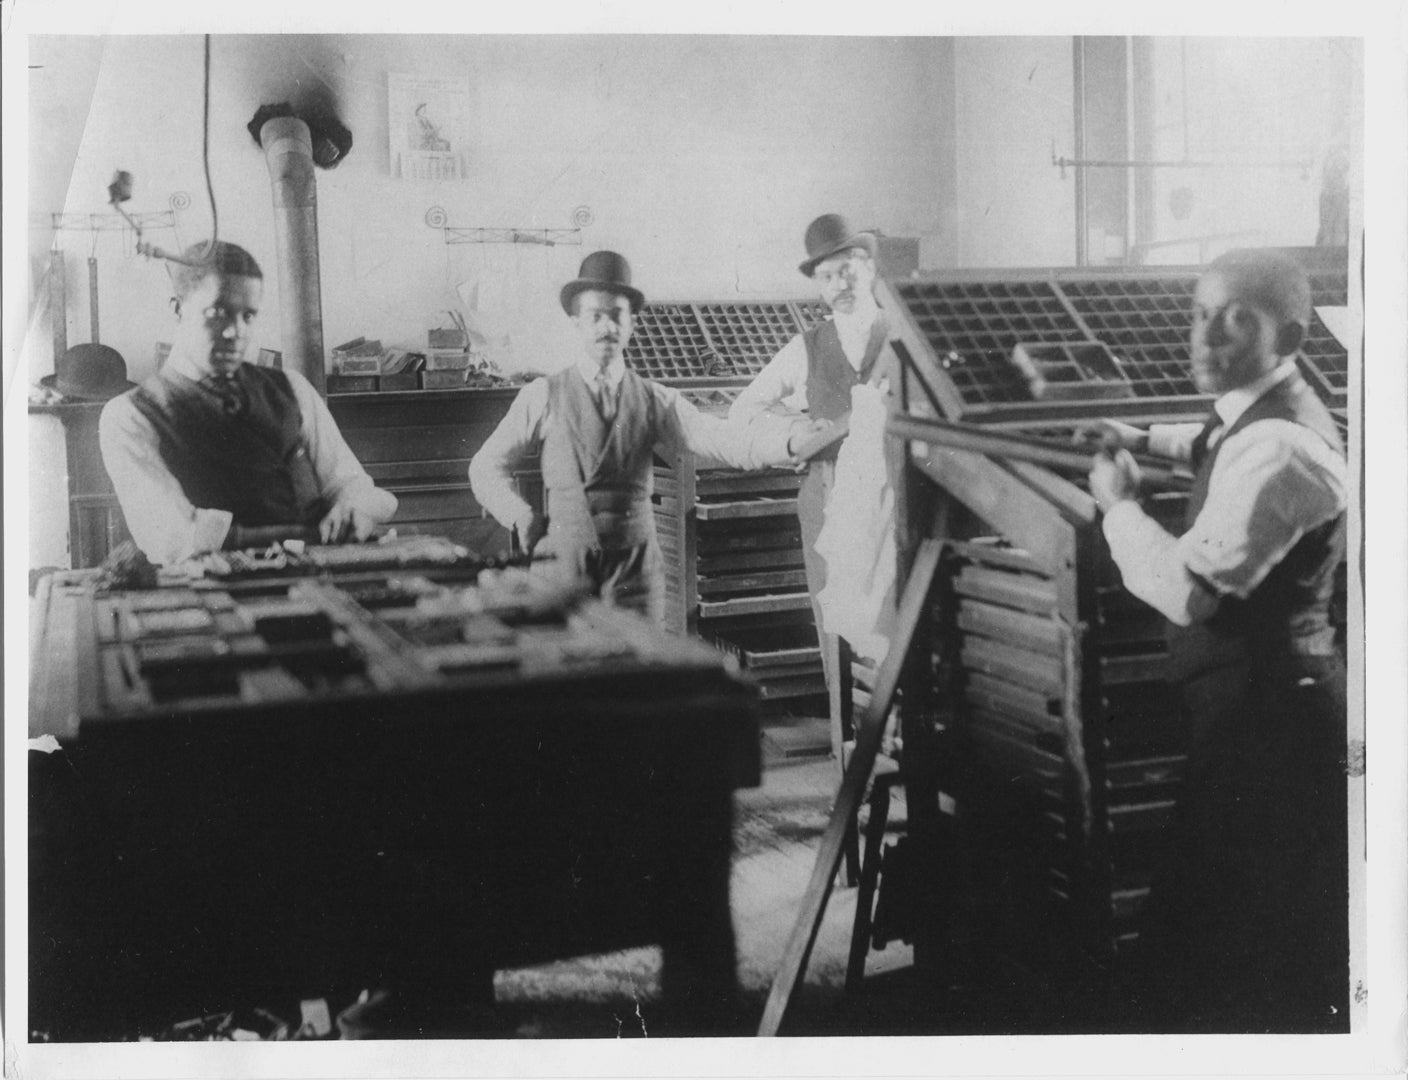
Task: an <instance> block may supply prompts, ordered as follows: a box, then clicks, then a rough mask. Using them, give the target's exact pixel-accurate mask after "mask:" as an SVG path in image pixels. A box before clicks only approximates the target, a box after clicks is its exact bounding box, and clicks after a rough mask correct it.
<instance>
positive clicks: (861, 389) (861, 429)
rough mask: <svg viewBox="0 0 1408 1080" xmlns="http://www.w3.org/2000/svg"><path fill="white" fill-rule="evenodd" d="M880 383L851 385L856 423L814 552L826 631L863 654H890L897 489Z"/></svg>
mask: <svg viewBox="0 0 1408 1080" xmlns="http://www.w3.org/2000/svg"><path fill="white" fill-rule="evenodd" d="M886 397H887V395H886V392H885V390H884V389H883V388H882V387H874V386H868V385H864V384H863V385H860V386H856V387H853V388H852V389H851V426H850V433H849V434H848V435H847V436H846V441H845V442H844V443H842V444H841V453H840V455H839V456H838V457H837V459H836V479H835V483H834V485H833V487H832V489H831V498H830V499H829V500H828V501H827V504H826V518H825V520H824V522H823V523H822V527H821V533H820V534H819V535H818V536H817V539H816V550H817V553H818V554H819V555H821V557H822V558H824V559H825V560H826V587H825V588H824V589H822V590H821V592H819V593H818V594H817V597H816V599H817V604H818V605H819V606H820V608H821V617H822V623H823V625H824V628H825V629H826V630H827V632H828V633H832V634H838V635H840V636H841V637H843V638H845V639H846V641H847V642H849V643H850V646H851V649H852V650H853V651H855V652H856V653H857V654H858V655H860V656H863V657H866V658H868V659H871V660H874V661H875V662H876V663H879V662H880V661H882V660H884V659H885V653H886V652H887V651H889V648H890V633H891V632H892V631H893V629H894V620H895V489H894V487H893V486H892V485H891V483H890V477H889V475H888V473H887V472H886V469H885V419H886V415H887V409H886V405H885V401H886Z"/></svg>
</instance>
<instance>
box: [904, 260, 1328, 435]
mask: <svg viewBox="0 0 1408 1080" xmlns="http://www.w3.org/2000/svg"><path fill="white" fill-rule="evenodd" d="M1198 273H1199V271H1198V269H1197V268H1191V267H1173V268H1159V269H1128V270H1121V271H1082V270H1065V269H1062V270H1050V271H997V270H995V271H990V272H983V273H977V272H965V273H961V274H960V273H956V272H955V273H931V274H925V275H918V276H914V277H911V278H906V279H899V280H892V281H886V282H884V283H883V284H882V286H881V288H882V292H883V293H884V294H885V304H886V307H887V308H888V309H890V310H891V311H892V312H893V313H894V314H893V315H892V318H893V319H894V320H895V322H896V324H897V332H898V333H899V336H900V337H901V339H902V341H903V342H904V344H905V346H906V347H907V348H908V349H909V350H910V351H911V352H916V351H917V352H919V353H921V354H923V356H924V357H925V358H926V359H927V361H928V364H929V367H930V370H932V371H933V372H934V373H935V375H936V377H937V379H938V380H939V381H940V383H941V386H940V388H939V389H940V394H941V397H942V400H941V401H940V402H938V405H939V407H940V411H941V412H942V413H943V414H944V415H946V416H947V417H949V418H950V419H960V418H961V419H963V420H968V421H977V422H983V421H986V420H990V419H995V418H997V417H999V416H1002V415H1010V414H1011V413H1012V411H1013V410H1012V408H1011V407H1012V406H1018V407H1026V408H1027V410H1028V412H1029V413H1032V412H1034V413H1040V412H1041V407H1040V404H1041V403H1034V402H1033V395H1032V393H1031V390H1030V388H1029V386H1028V383H1027V381H1026V380H1025V379H1023V378H1022V376H1021V374H1020V373H1019V372H1018V371H1017V370H1015V369H1014V366H1013V364H1012V363H1011V357H1012V354H1013V350H1014V349H1016V348H1017V346H1019V345H1022V344H1025V343H1031V342H1037V343H1045V344H1049V345H1069V346H1073V347H1080V346H1081V345H1082V344H1083V343H1087V342H1098V343H1101V344H1103V345H1105V346H1107V347H1108V348H1109V350H1110V352H1111V353H1112V354H1113V355H1114V357H1115V358H1116V359H1117V361H1118V364H1119V367H1120V370H1121V372H1122V375H1123V378H1124V379H1126V380H1127V381H1128V385H1129V397H1130V398H1131V399H1133V400H1134V402H1135V403H1136V404H1135V405H1134V406H1133V407H1134V408H1135V409H1136V410H1143V412H1142V413H1140V414H1141V415H1142V414H1147V411H1148V409H1149V407H1150V406H1157V405H1159V404H1164V405H1166V406H1167V407H1168V409H1169V411H1171V412H1174V413H1177V412H1180V411H1183V412H1196V411H1201V410H1202V409H1203V408H1204V407H1205V405H1206V403H1207V399H1206V398H1205V397H1201V396H1200V395H1199V394H1198V392H1197V390H1196V388H1195V387H1194V385H1193V382H1192V378H1191V376H1190V374H1189V369H1188V333H1189V325H1190V320H1191V316H1190V312H1191V308H1192V297H1193V288H1194V286H1195V284H1196V283H1197V279H1198ZM1308 273H1309V277H1310V280H1311V292H1312V299H1313V302H1314V304H1315V305H1316V306H1317V307H1318V306H1342V305H1343V304H1344V303H1345V302H1346V298H1347V292H1348V289H1347V271H1345V270H1340V269H1327V268H1324V267H1311V268H1309V270H1308ZM1300 366H1301V369H1302V371H1303V372H1304V373H1305V375H1306V378H1307V379H1308V380H1309V381H1310V383H1311V385H1312V386H1313V387H1314V388H1315V390H1316V392H1317V393H1318V394H1319V395H1320V397H1321V399H1322V400H1324V401H1325V402H1326V404H1328V405H1330V406H1332V407H1337V408H1343V407H1344V406H1345V405H1346V399H1347V394H1348V388H1349V375H1348V368H1349V360H1348V352H1347V350H1346V348H1345V346H1344V345H1343V344H1341V343H1340V342H1339V341H1337V340H1336V339H1335V337H1334V336H1333V335H1332V334H1331V333H1330V332H1329V330H1328V329H1327V328H1326V326H1325V324H1324V322H1323V321H1322V320H1321V319H1320V317H1319V315H1318V314H1313V315H1312V318H1311V324H1310V328H1309V332H1308V334H1307V336H1306V340H1305V342H1304V344H1303V346H1302V349H1301V355H1300ZM1109 382H1110V380H1108V379H1106V378H1103V377H1102V378H1099V379H1092V380H1089V388H1088V389H1089V392H1088V393H1085V394H1082V393H1081V391H1080V387H1079V385H1078V383H1076V384H1072V385H1068V386H1063V387H1062V393H1061V395H1060V397H1061V401H1060V402H1059V404H1058V403H1055V402H1053V403H1052V405H1053V406H1056V408H1055V409H1052V410H1051V411H1053V412H1054V411H1056V409H1060V410H1061V411H1064V412H1069V404H1070V403H1080V402H1082V401H1088V402H1090V403H1092V404H1095V403H1098V402H1099V401H1101V400H1103V399H1105V398H1106V397H1108V396H1109ZM1121 393H1123V391H1121ZM1034 404H1035V406H1036V407H1035V408H1034V409H1033V408H1032V406H1033V405H1034ZM1111 408H1112V409H1117V408H1118V407H1117V406H1111ZM1019 411H1020V410H1019Z"/></svg>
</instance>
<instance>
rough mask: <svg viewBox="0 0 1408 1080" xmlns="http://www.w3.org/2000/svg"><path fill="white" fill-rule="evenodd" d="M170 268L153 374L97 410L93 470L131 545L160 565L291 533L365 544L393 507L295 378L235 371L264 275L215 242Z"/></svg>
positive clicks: (244, 368)
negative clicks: (164, 329)
mask: <svg viewBox="0 0 1408 1080" xmlns="http://www.w3.org/2000/svg"><path fill="white" fill-rule="evenodd" d="M183 259H184V260H185V262H184V263H173V264H172V284H173V288H174V290H175V294H176V295H175V296H174V297H173V298H172V301H171V304H172V310H173V311H174V312H175V314H176V333H175V339H174V341H173V342H172V346H171V354H170V356H168V357H167V360H166V363H165V364H164V365H163V366H162V368H161V370H160V371H158V372H157V374H155V375H154V376H152V377H151V378H149V379H147V380H146V381H145V382H144V383H142V385H141V386H139V387H137V388H136V389H134V390H130V391H128V392H127V393H126V394H123V395H122V396H121V397H118V398H114V399H113V400H112V401H111V402H109V403H108V405H107V406H106V407H105V408H104V409H103V414H102V418H101V420H100V422H99V429H98V432H99V443H100V446H101V448H102V453H103V464H104V465H106V466H107V470H108V475H109V476H110V477H111V478H112V482H113V487H114V488H115V489H116V491H117V497H118V500H119V502H121V504H122V511H123V514H124V516H125V517H126V519H127V526H128V528H129V529H130V530H131V533H132V537H133V539H134V540H135V541H136V544H137V546H138V547H139V548H141V549H142V551H143V552H144V553H145V554H146V556H147V557H148V558H149V559H151V560H152V561H153V562H156V563H173V562H179V561H181V560H182V559H187V558H190V557H191V556H194V555H199V554H201V553H202V552H206V551H213V550H218V549H219V548H221V547H226V548H236V547H243V546H248V543H246V541H248V542H250V543H252V542H254V541H253V540H252V534H251V533H250V532H249V531H248V530H251V529H259V528H261V527H267V526H272V525H293V526H304V527H306V528H308V529H309V530H310V531H311V530H316V532H317V534H318V536H319V538H320V539H321V540H323V541H324V542H338V541H343V540H365V539H366V538H367V537H368V536H370V535H371V532H372V530H373V528H374V527H375V526H376V525H378V524H380V523H381V522H384V521H386V520H387V519H388V518H390V517H391V515H392V514H394V513H395V512H396V497H395V496H394V495H392V494H391V493H390V492H388V491H382V490H380V489H378V488H377V487H376V486H375V485H374V484H373V483H372V480H371V477H369V476H368V475H367V473H366V470H364V469H363V468H362V466H361V465H360V464H359V463H358V461H357V459H356V458H355V457H354V456H353V454H352V451H351V450H350V449H349V448H348V446H347V443H346V442H345V441H344V440H343V438H342V435H341V433H340V432H339V431H338V430H337V424H336V422H335V421H334V420H333V418H332V414H331V413H329V412H328V408H327V405H326V404H325V403H324V402H323V399H322V398H321V397H320V396H319V395H318V393H317V391H316V390H314V389H313V387H312V385H311V384H310V383H309V382H308V380H307V379H305V378H304V377H303V376H302V375H300V374H299V373H298V372H296V371H280V370H277V369H274V368H262V367H256V366H253V365H250V364H246V363H245V362H244V361H245V355H246V353H247V352H248V351H249V346H250V342H251V340H252V337H251V333H250V329H251V327H252V325H253V323H254V320H255V317H256V316H257V315H258V313H259V303H260V298H261V295H262V293H263V287H264V280H263V279H264V275H263V272H262V271H261V270H260V269H259V264H258V263H256V262H255V261H254V258H253V257H252V256H251V255H250V254H249V253H248V252H247V251H245V250H244V249H243V248H241V247H238V246H237V245H235V244H230V243H226V242H225V241H219V242H217V243H216V244H215V246H214V249H213V250H210V249H209V245H207V244H204V243H200V244H195V245H193V246H192V247H190V248H188V249H187V250H186V252H185V253H184V255H183Z"/></svg>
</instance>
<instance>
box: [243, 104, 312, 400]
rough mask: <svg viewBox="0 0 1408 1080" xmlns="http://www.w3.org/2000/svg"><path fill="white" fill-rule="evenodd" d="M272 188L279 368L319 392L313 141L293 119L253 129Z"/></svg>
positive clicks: (284, 118)
mask: <svg viewBox="0 0 1408 1080" xmlns="http://www.w3.org/2000/svg"><path fill="white" fill-rule="evenodd" d="M259 143H260V145H261V146H262V147H263V148H264V157H265V160H266V161H267V163H268V166H269V179H270V181H271V182H272V184H273V189H274V242H275V248H276V258H277V261H278V270H279V307H280V309H281V311H282V316H283V352H284V366H285V367H292V368H294V369H296V370H297V371H298V372H299V373H300V374H302V375H304V376H306V377H307V379H308V381H309V382H311V383H312V384H313V386H314V387H315V388H316V389H317V391H318V393H320V394H325V393H326V386H327V380H326V377H325V374H324V368H323V305H322V283H321V278H320V276H319V272H318V185H317V181H316V180H315V178H314V175H313V140H312V137H311V135H310V134H309V131H308V125H307V124H305V123H304V122H303V121H302V120H299V119H298V118H297V117H293V116H276V117H274V118H273V119H271V120H269V121H267V122H266V123H265V124H264V126H263V127H261V128H260V129H259Z"/></svg>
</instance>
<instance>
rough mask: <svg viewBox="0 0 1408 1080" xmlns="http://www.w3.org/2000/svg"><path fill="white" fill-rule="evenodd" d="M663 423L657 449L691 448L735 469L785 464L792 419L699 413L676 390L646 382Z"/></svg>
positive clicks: (675, 449)
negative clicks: (737, 417) (727, 416)
mask: <svg viewBox="0 0 1408 1080" xmlns="http://www.w3.org/2000/svg"><path fill="white" fill-rule="evenodd" d="M649 386H650V389H651V392H652V393H654V395H655V399H656V401H657V402H658V403H659V405H660V410H661V417H662V418H663V420H664V423H663V424H662V425H661V428H660V448H661V449H663V450H665V451H666V452H667V453H669V454H677V453H679V452H680V451H681V450H690V451H693V452H694V453H695V454H698V455H699V456H700V457H705V458H709V459H711V460H713V461H717V462H720V463H722V464H724V465H731V466H733V467H734V468H735V469H763V468H767V467H768V466H771V465H785V464H787V463H788V461H789V460H790V459H789V455H788V451H787V443H788V439H789V437H790V436H791V434H792V430H793V426H794V422H793V421H792V420H789V419H787V418H784V417H780V416H765V415H761V414H759V415H757V416H753V417H748V418H745V419H735V418H734V416H733V413H732V412H731V411H730V413H729V418H728V419H727V420H724V419H723V418H722V417H718V416H710V415H709V414H707V413H702V412H700V411H699V410H698V409H697V408H695V407H694V406H693V405H692V404H691V403H690V402H689V401H687V400H686V399H685V397H684V396H683V395H682V394H681V393H680V392H679V391H678V390H676V389H674V388H673V387H669V386H661V385H660V384H659V383H654V382H652V383H650V384H649Z"/></svg>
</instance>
